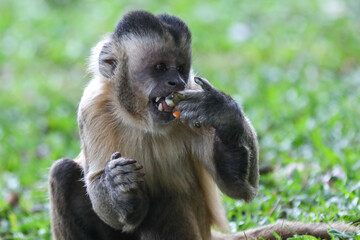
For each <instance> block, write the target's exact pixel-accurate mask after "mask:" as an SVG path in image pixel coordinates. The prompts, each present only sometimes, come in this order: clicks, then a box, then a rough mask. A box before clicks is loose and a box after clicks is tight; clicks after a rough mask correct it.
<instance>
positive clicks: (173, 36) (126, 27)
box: [92, 11, 191, 125]
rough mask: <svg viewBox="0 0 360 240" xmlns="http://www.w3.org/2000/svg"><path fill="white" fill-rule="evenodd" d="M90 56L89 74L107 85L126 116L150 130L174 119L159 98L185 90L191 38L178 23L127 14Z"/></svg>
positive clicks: (166, 18)
mask: <svg viewBox="0 0 360 240" xmlns="http://www.w3.org/2000/svg"><path fill="white" fill-rule="evenodd" d="M93 55H95V62H94V57H93V61H92V70H93V72H94V73H95V75H96V74H97V75H98V76H100V77H101V78H102V79H104V80H105V81H109V82H110V83H111V84H112V86H113V89H114V91H115V95H116V97H117V100H118V101H119V103H120V105H121V106H122V108H124V109H125V110H126V111H127V113H129V114H130V116H131V117H133V118H134V119H138V120H145V121H146V122H148V123H149V121H150V122H151V125H156V124H160V125H164V124H168V123H169V122H171V121H172V120H173V119H174V117H173V115H172V110H173V109H172V107H170V106H168V105H167V104H166V102H165V97H166V96H168V95H170V94H171V93H173V92H177V91H181V90H184V89H185V88H186V87H187V86H188V80H189V76H190V68H191V33H190V31H189V29H188V27H187V25H186V24H185V23H184V22H183V21H182V20H181V19H179V18H177V17H174V16H169V15H166V14H162V15H157V16H155V15H153V14H151V13H148V12H145V11H133V12H130V13H128V14H126V15H125V16H124V17H123V18H122V19H121V20H120V21H119V22H118V24H117V26H116V28H115V31H114V32H113V33H112V34H110V35H108V36H107V37H106V38H105V39H104V40H103V41H102V42H101V43H99V44H98V46H97V47H95V50H94V53H93ZM94 68H96V69H94Z"/></svg>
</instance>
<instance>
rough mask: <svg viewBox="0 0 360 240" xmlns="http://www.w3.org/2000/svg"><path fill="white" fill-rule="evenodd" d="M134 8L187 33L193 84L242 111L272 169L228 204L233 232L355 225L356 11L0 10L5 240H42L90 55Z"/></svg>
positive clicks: (93, 5) (51, 5) (28, 4)
mask: <svg viewBox="0 0 360 240" xmlns="http://www.w3.org/2000/svg"><path fill="white" fill-rule="evenodd" d="M134 9H145V10H149V11H151V12H153V13H156V14H158V13H164V12H166V13H170V14H175V15H177V16H179V17H181V18H182V19H183V20H184V21H185V22H187V23H188V25H189V27H190V29H191V31H192V34H193V55H194V63H193V65H194V69H195V71H196V73H198V74H199V75H201V76H204V77H206V78H208V79H209V80H210V81H211V82H212V83H213V84H214V85H215V86H216V87H218V88H219V89H221V90H223V91H224V92H226V93H228V94H231V95H232V96H233V97H234V99H236V100H237V101H238V102H239V104H241V105H242V106H243V108H244V110H245V112H246V113H247V115H248V117H249V118H250V120H251V121H252V123H253V125H254V127H255V129H256V130H257V132H258V135H259V141H260V147H261V153H260V163H261V165H269V166H272V167H273V168H274V171H273V172H272V173H269V174H267V175H264V176H262V177H261V180H260V189H259V193H258V195H257V197H256V198H255V200H254V201H252V202H251V203H250V204H245V203H244V202H241V201H235V200H232V199H229V198H227V197H224V204H225V206H226V208H227V211H228V218H229V220H231V223H230V224H231V229H232V231H238V230H243V229H247V228H251V227H255V226H260V225H264V224H268V223H272V222H274V221H276V220H277V219H288V220H300V221H304V222H331V221H338V220H341V221H347V222H351V221H354V220H356V219H359V218H360V207H359V205H360V204H359V203H360V201H359V196H360V174H359V172H360V121H359V117H360V107H359V102H360V94H359V93H360V65H359V63H360V44H359V42H360V2H359V1H358V0H344V1H340V0H338V1H335V0H330V1H327V0H301V1H285V0H280V1H239V0H237V1H235V0H226V1H225V0H223V1H215V0H210V1H209V0H206V1H205V0H203V1H190V0H185V1H184V0H172V1H168V2H166V1H154V0H151V1H145V0H144V1H140V0H136V1H119V0H118V1H92V0H87V1H80V0H74V1H70V0H68V1H66V0H63V1H61V0H24V1H20V0H0V239H50V225H49V214H48V211H49V204H48V196H47V174H48V170H49V167H50V166H51V164H52V162H53V161H54V160H56V159H59V158H61V157H64V156H66V157H71V158H73V157H75V156H76V155H77V154H78V152H79V149H80V146H79V137H78V130H77V124H76V111H77V105H78V102H79V100H80V97H81V94H82V91H83V89H84V86H85V85H86V83H87V82H88V80H89V78H90V76H89V74H88V73H87V58H88V56H89V53H90V49H91V47H92V46H94V45H95V44H96V42H97V41H99V40H100V39H101V37H102V36H103V35H104V34H106V33H107V32H111V31H112V30H113V28H114V26H115V24H116V21H117V20H118V19H119V18H120V17H121V15H122V14H124V13H125V12H127V11H129V10H134ZM11 196H12V197H14V196H15V197H19V203H18V204H16V203H14V202H13V204H9V203H10V202H11V201H10V200H9V198H11ZM10 205H12V206H10ZM329 227H331V224H330V225H329ZM338 238H346V236H344V235H340V236H339V237H338ZM358 239H359V237H358Z"/></svg>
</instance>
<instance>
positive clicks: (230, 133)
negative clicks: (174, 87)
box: [176, 78, 259, 201]
mask: <svg viewBox="0 0 360 240" xmlns="http://www.w3.org/2000/svg"><path fill="white" fill-rule="evenodd" d="M195 81H196V83H198V84H199V85H200V86H201V87H202V88H203V90H200V91H197V90H195V91H188V92H184V93H185V97H186V99H185V100H184V101H182V102H180V103H179V104H178V105H177V107H176V109H177V110H180V112H181V115H180V119H181V120H182V121H183V122H187V123H188V124H189V125H190V126H199V124H200V125H201V126H204V127H206V126H211V127H213V128H214V129H215V136H214V143H213V153H212V161H211V160H210V161H206V162H204V163H205V165H206V167H207V169H208V170H209V172H210V173H211V175H212V176H213V178H214V179H215V181H216V183H217V185H218V186H219V188H220V189H221V191H222V192H224V193H225V194H227V195H228V196H230V197H232V198H237V199H244V200H246V201H250V200H251V199H253V198H254V196H255V195H256V192H257V188H258V181H259V170H258V144H257V139H256V133H255V131H254V129H253V127H252V126H251V124H250V122H249V121H248V119H247V118H246V116H245V115H244V113H243V111H242V109H241V108H240V107H239V106H238V105H237V103H236V102H235V101H234V100H233V99H232V98H231V97H230V96H228V95H226V94H224V93H222V92H221V91H219V90H217V89H216V88H214V87H213V86H212V85H211V84H210V83H209V82H208V81H207V80H205V79H201V78H195Z"/></svg>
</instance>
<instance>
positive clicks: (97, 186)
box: [88, 152, 148, 231]
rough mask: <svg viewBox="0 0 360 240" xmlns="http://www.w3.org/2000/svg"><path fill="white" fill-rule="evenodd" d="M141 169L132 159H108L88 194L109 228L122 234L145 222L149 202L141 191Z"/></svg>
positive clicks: (114, 155) (117, 154) (89, 188)
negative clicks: (119, 230) (118, 230)
mask: <svg viewBox="0 0 360 240" xmlns="http://www.w3.org/2000/svg"><path fill="white" fill-rule="evenodd" d="M142 168H143V167H142V166H141V165H140V164H139V163H137V161H136V160H134V159H128V158H123V157H121V155H120V153H118V152H116V153H114V154H113V155H112V156H111V161H110V162H109V163H108V164H107V166H106V168H105V170H104V172H103V174H102V175H101V176H100V177H99V178H98V179H95V180H94V181H93V182H92V183H91V185H90V186H88V192H89V196H90V199H91V202H92V204H93V208H94V210H95V212H96V213H97V214H98V216H99V217H100V218H101V219H102V220H103V221H104V222H105V223H107V224H108V225H110V226H111V227H113V228H115V229H121V230H122V231H132V230H133V229H134V228H136V227H137V226H138V225H139V224H140V223H141V221H142V220H143V219H144V217H145V215H146V213H147V210H148V200H147V197H146V195H145V194H144V193H143V190H142V184H141V183H142V182H143V181H144V180H143V177H144V175H145V174H144V173H142V172H140V171H139V170H140V169H142Z"/></svg>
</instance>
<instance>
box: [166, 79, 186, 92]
mask: <svg viewBox="0 0 360 240" xmlns="http://www.w3.org/2000/svg"><path fill="white" fill-rule="evenodd" d="M167 84H168V86H169V87H171V88H173V89H174V91H181V90H184V89H185V82H184V80H182V79H181V78H175V79H171V80H169V81H168V82H167Z"/></svg>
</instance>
